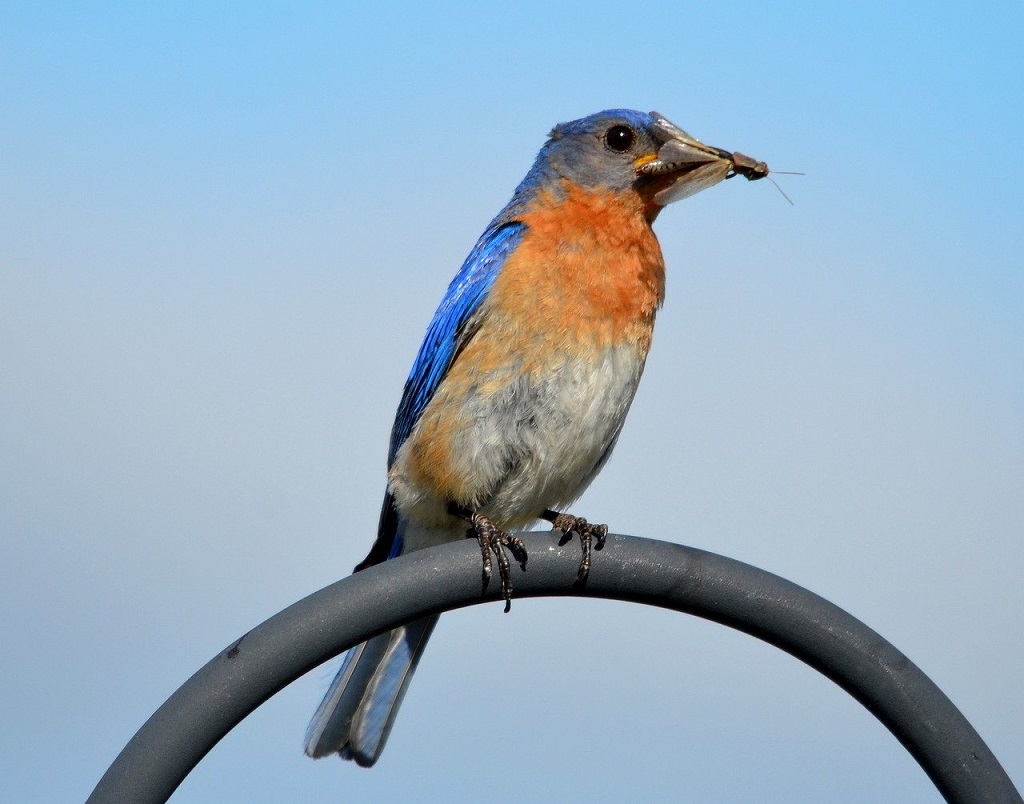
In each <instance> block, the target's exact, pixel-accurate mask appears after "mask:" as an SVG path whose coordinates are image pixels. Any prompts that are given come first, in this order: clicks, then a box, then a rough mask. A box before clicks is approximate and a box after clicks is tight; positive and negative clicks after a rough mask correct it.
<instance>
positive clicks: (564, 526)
mask: <svg viewBox="0 0 1024 804" xmlns="http://www.w3.org/2000/svg"><path fill="white" fill-rule="evenodd" d="M541 518H542V519H546V520H547V521H548V522H550V523H551V524H552V525H553V526H554V527H555V529H556V530H560V531H562V533H564V534H565V535H566V536H568V535H569V534H570V533H572V532H573V531H575V532H576V534H577V535H578V536H579V537H580V547H581V548H582V550H583V557H582V558H581V559H580V568H579V569H578V570H577V571H576V583H578V584H581V583H585V582H586V580H587V576H588V575H589V574H590V548H591V545H592V544H593V541H594V540H595V539H596V540H597V549H598V550H600V549H601V548H602V547H604V540H605V539H606V538H607V536H608V526H607V525H591V524H590V523H589V522H587V520H585V519H584V518H583V517H581V516H573V515H572V514H561V513H559V512H558V511H552V510H551V509H550V508H547V509H545V510H544V513H542V514H541Z"/></svg>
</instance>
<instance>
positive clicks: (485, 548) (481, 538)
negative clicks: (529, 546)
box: [467, 514, 526, 613]
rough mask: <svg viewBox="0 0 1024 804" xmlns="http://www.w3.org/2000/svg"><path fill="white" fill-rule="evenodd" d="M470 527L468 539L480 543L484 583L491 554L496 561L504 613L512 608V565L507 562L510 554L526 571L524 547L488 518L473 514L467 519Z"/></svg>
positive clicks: (491, 565)
mask: <svg viewBox="0 0 1024 804" xmlns="http://www.w3.org/2000/svg"><path fill="white" fill-rule="evenodd" d="M469 522H470V525H471V526H472V527H471V528H470V530H469V533H468V534H467V537H468V538H475V539H476V540H477V541H478V542H479V543H480V554H481V556H482V558H483V572H484V582H485V583H486V582H487V581H488V580H490V577H491V570H492V569H493V567H494V565H493V563H492V562H491V553H494V557H495V558H497V559H498V576H499V577H500V578H501V596H502V598H504V600H505V612H506V613H507V612H508V611H509V610H510V609H511V608H512V564H511V562H510V561H509V560H508V553H511V554H512V555H513V556H514V557H515V559H516V561H517V562H518V563H519V566H520V567H522V568H523V569H524V570H525V569H526V545H524V544H523V540H522V539H520V538H519V537H518V536H514V535H512V534H511V533H509V532H508V531H506V530H502V529H501V528H499V527H498V526H497V525H495V524H494V522H492V521H491V519H490V518H488V517H486V516H484V515H483V514H473V515H472V516H471V517H470V518H469Z"/></svg>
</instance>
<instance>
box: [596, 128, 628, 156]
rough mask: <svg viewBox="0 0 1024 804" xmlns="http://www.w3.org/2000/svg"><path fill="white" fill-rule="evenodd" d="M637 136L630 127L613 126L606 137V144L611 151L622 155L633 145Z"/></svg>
mask: <svg viewBox="0 0 1024 804" xmlns="http://www.w3.org/2000/svg"><path fill="white" fill-rule="evenodd" d="M635 139H636V134H635V133H634V132H633V129H631V128H630V127H629V126H612V127H611V128H610V129H608V131H607V132H606V133H605V135H604V144H605V145H607V146H608V147H609V148H610V149H611V150H613V151H618V152H619V153H622V152H623V151H628V150H629V149H630V147H631V146H632V145H633V140H635Z"/></svg>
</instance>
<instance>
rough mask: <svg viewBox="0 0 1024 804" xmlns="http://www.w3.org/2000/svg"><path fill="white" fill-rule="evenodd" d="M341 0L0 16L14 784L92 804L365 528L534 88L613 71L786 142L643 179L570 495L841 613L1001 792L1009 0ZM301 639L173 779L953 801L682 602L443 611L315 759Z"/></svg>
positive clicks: (337, 566) (328, 791) (646, 94)
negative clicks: (669, 180)
mask: <svg viewBox="0 0 1024 804" xmlns="http://www.w3.org/2000/svg"><path fill="white" fill-rule="evenodd" d="M350 5H351V7H346V5H345V4H301V3H299V4H296V3H279V4H274V3H264V4H259V6H258V9H254V8H253V7H252V6H251V4H247V3H236V4H219V5H218V6H217V8H216V10H202V9H195V8H191V7H190V8H188V9H187V10H186V9H184V8H172V7H170V6H161V5H153V4H146V5H145V6H137V5H135V4H123V5H118V4H98V3H73V4H70V3H69V4H60V5H58V4H52V3H45V2H42V3H40V2H35V3H20V2H13V3H5V4H4V6H3V8H2V9H0V89H2V93H0V97H2V98H3V107H4V110H3V112H2V113H0V572H2V575H3V579H4V580H3V583H0V615H2V616H0V662H2V663H0V672H2V677H3V679H4V685H3V692H2V693H0V722H2V724H3V725H2V727H0V728H2V730H3V750H2V751H0V798H2V799H4V800H10V801H71V800H81V799H83V798H84V797H85V796H86V795H87V794H88V793H89V791H90V790H91V789H92V787H93V785H94V784H95V783H96V781H97V780H98V779H99V777H100V776H101V775H102V773H103V771H104V770H105V768H106V767H107V765H108V764H109V763H110V762H111V761H112V760H113V758H114V757H115V756H116V754H117V752H118V751H119V750H120V749H121V747H122V746H123V745H124V743H125V742H126V741H127V740H128V739H129V738H130V737H131V735H132V734H133V733H134V731H135V730H136V729H137V728H138V727H139V726H140V725H141V723H142V722H143V721H144V720H145V719H146V718H147V717H148V716H149V714H151V713H152V711H153V710H154V709H155V708H156V707H157V706H158V705H159V704H160V703H161V702H162V701H163V700H164V699H165V698H166V697H167V696H168V695H169V694H170V693H171V692H173V690H174V689H175V688H176V687H177V686H178V685H179V684H180V683H181V682H183V681H184V680H185V679H186V678H187V677H188V676H189V675H191V674H192V673H193V672H194V671H195V670H196V669H197V668H198V667H200V666H201V665H202V664H204V663H205V662H206V661H207V660H208V659H209V658H210V657H211V656H213V655H214V654H215V653H216V652H217V651H219V650H220V649H222V648H223V647H224V646H226V645H228V644H229V643H231V642H232V641H233V640H234V639H235V638H236V637H237V636H239V635H240V634H241V633H243V632H244V631H246V630H247V629H249V628H250V627H252V626H253V625H255V624H256V623H258V622H260V621H262V620H264V619H265V618H267V617H269V616H270V615H272V614H274V613H275V612H276V611H278V610H279V609H281V608H283V607H284V606H286V605H288V604H289V603H291V602H293V601H294V600H296V599H298V598H300V597H303V596H305V595H306V594H308V593H309V592H311V591H314V590H316V589H318V588H320V587H321V586H324V585H326V584H327V583H330V582H332V581H333V580H335V579H337V578H338V577H341V576H342V575H344V574H347V573H348V571H349V570H350V568H351V566H352V565H353V564H354V563H355V562H356V561H358V560H359V559H360V558H362V556H363V555H364V553H365V551H366V550H367V549H368V546H369V544H370V542H371V540H372V538H373V535H374V529H375V527H376V520H377V513H378V510H379V505H380V499H381V495H382V493H383V489H384V468H385V467H384V462H385V457H386V453H387V440H388V434H389V430H390V426H391V419H392V415H393V411H394V407H395V405H396V404H397V401H398V398H399V395H400V392H401V386H402V382H403V381H404V378H405V375H406V372H407V371H408V367H409V365H410V363H411V361H412V358H413V355H414V354H415V351H416V348H417V346H418V344H419V341H420V338H421V336H422V333H423V331H424V329H425V327H426V324H427V322H428V321H429V319H430V316H431V315H432V313H433V311H434V307H435V305H436V304H437V301H438V300H439V299H440V297H441V294H442V293H443V291H444V288H445V286H446V285H447V283H448V281H449V279H450V277H451V276H452V275H453V273H454V272H455V270H456V269H457V268H458V266H459V264H460V263H461V262H462V260H463V258H464V257H465V255H466V253H467V252H468V251H469V249H470V247H471V246H472V245H473V242H474V240H475V239H476V236H477V235H478V234H479V232H480V231H481V230H482V228H483V227H484V226H485V225H486V223H487V222H488V220H489V219H490V217H491V216H492V215H493V214H494V213H495V212H497V210H498V209H499V208H500V207H501V206H502V205H503V204H504V203H505V201H506V200H507V199H508V197H509V196H510V195H511V193H512V190H513V188H514V187H515V185H516V183H517V182H518V181H519V179H520V178H521V177H522V175H523V174H524V173H525V172H526V170H527V169H528V168H529V166H530V163H531V162H532V160H533V157H534V154H535V153H536V151H537V149H538V148H539V147H540V146H541V144H542V143H543V141H544V138H545V135H546V133H547V131H548V130H549V129H550V128H551V126H552V125H553V124H555V123H557V122H559V121H562V120H568V119H572V118H576V117H580V116H583V115H585V114H588V113H590V112H594V111H598V110H600V109H604V108H608V107H615V106H628V107H633V108H638V109H642V110H650V109H657V110H658V111H660V112H662V113H664V114H665V115H666V116H667V117H668V118H669V119H671V120H672V121H674V122H676V123H677V124H679V125H680V126H682V127H683V128H685V129H687V130H689V131H690V132H691V133H693V134H694V135H696V136H698V137H700V138H701V139H703V140H705V141H706V142H709V143H712V144H714V145H716V146H720V147H724V148H728V149H731V150H740V151H742V152H744V153H747V154H751V155H753V156H756V157H757V158H759V159H764V160H765V161H767V163H768V164H769V165H770V166H771V167H773V168H775V169H778V170H801V171H805V172H806V173H807V175H806V176H805V177H796V176H780V177H779V181H780V183H781V184H782V185H783V186H784V188H785V190H786V192H787V193H788V194H789V196H790V197H791V198H792V199H793V200H794V201H795V204H796V205H795V206H790V205H789V204H787V203H786V202H785V201H784V200H783V198H782V197H781V196H780V195H779V194H778V193H777V192H776V191H775V189H774V188H773V187H772V186H771V185H770V184H769V183H767V182H759V183H756V184H748V183H747V182H745V181H743V180H741V179H737V180H735V181H730V182H727V183H724V184H722V185H719V186H717V187H715V188H712V189H711V190H709V191H707V192H706V193H703V194H701V195H698V196H696V197H694V198H691V199H688V200H686V201H683V202H680V203H679V204H678V205H676V206H674V207H672V208H670V209H669V210H667V211H666V212H665V213H664V214H663V215H662V216H661V217H660V219H659V220H658V223H657V227H656V228H657V231H658V233H659V236H660V238H661V241H662V245H663V248H664V251H665V255H666V260H667V262H668V269H669V276H668V299H667V302H666V305H665V309H664V310H663V312H662V314H661V318H660V320H659V325H658V331H657V333H656V337H655V345H654V350H653V353H652V355H651V359H650V361H649V362H648V367H647V373H646V375H645V377H644V381H643V383H642V385H641V388H640V392H639V395H638V398H637V401H636V403H635V405H634V407H633V410H632V412H631V414H630V418H629V421H628V422H627V425H626V428H625V430H624V433H623V436H622V439H621V441H620V444H619V447H618V450H617V452H616V454H615V456H614V458H613V459H612V461H611V463H610V464H609V465H608V467H607V468H606V470H605V471H604V473H603V475H602V476H601V478H600V479H599V480H598V481H597V482H596V483H595V484H594V486H593V487H592V489H591V490H590V491H589V492H588V493H587V495H586V496H585V497H584V499H583V500H582V501H581V502H580V503H578V505H577V506H575V508H574V510H575V511H577V512H578V513H581V514H582V515H585V516H587V517H588V518H589V519H591V520H594V521H604V522H607V523H609V525H610V526H611V528H612V529H613V530H615V531H618V532H623V533H632V534H636V535H641V536H649V537H655V538H664V539H671V540H675V541H680V542H684V543H687V544H692V545H695V546H699V547H702V548H705V549H708V550H713V551H715V552H720V553H724V554H726V555H729V556H731V557H734V558H737V559H740V560H743V561H746V562H749V563H752V564H756V565H758V566H761V567H764V568H766V569H768V570H770V571H772V572H775V573H778V574H780V575H782V576H784V577H786V578H789V579H790V580H793V581H795V582H797V583H800V584H802V585H804V586H807V587H809V588H810V589H812V590H814V591H816V592H818V593H819V594H822V595H824V596H825V597H827V598H828V599H830V600H832V601H833V602H835V603H837V604H838V605H840V606H842V607H844V608H846V609H847V610H849V611H850V612H851V613H853V614H854V615H855V616H857V617H859V618H861V619H862V620H864V621H865V622H866V623H867V624H869V625H870V626H872V627H873V628H875V629H876V630H878V631H879V632H880V633H882V634H883V635H884V636H885V637H887V638H888V639H890V640H891V641H892V642H893V643H895V645H896V646H897V647H899V648H900V649H901V650H903V651H904V652H905V653H906V654H907V655H908V656H909V657H910V658H911V659H912V660H913V661H915V662H916V663H917V664H918V665H919V666H920V667H921V668H922V669H923V670H924V671H925V672H926V673H928V674H929V675H930V676H931V677H932V679H933V680H934V681H935V682H936V683H937V684H938V685H939V686H940V687H941V688H942V689H943V690H944V691H945V692H946V693H947V694H948V695H949V696H950V697H951V698H952V700H953V701H954V702H955V703H956V704H957V705H958V706H960V708H961V709H962V711H963V712H964V714H965V715H966V716H967V717H968V719H969V720H971V722H972V723H973V724H974V725H975V727H976V728H977V729H978V730H979V731H980V733H981V734H982V736H983V737H984V738H985V739H986V741H987V742H988V743H989V745H990V746H991V748H992V749H993V751H994V752H995V753H996V755H997V756H998V757H999V758H1000V760H1001V761H1002V762H1003V764H1004V765H1005V767H1006V768H1007V769H1008V771H1009V772H1010V774H1011V775H1012V776H1013V777H1014V779H1015V781H1016V782H1017V784H1018V786H1020V785H1024V739H1022V731H1021V724H1022V723H1024V638H1022V637H1024V584H1022V583H1021V577H1022V575H1024V539H1022V535H1024V256H1022V255H1024V214H1022V213H1024V203H1022V202H1021V187H1022V185H1024V160H1022V159H1021V157H1020V153H1021V145H1022V142H1024V137H1022V134H1021V132H1022V130H1024V112H1022V109H1024V49H1022V48H1021V46H1020V34H1021V31H1022V29H1024V5H1022V4H1021V3H1019V2H1012V3H1010V2H1007V3H1002V4H999V3H995V4H985V5H981V6H978V5H973V6H968V5H963V6H958V7H952V6H949V5H941V4H940V5H936V4H932V3H916V4H915V3H906V4H900V5H899V7H898V8H897V7H889V6H883V5H882V4H849V5H847V6H836V5H835V4H826V5H822V4H818V3H782V4H770V6H769V5H767V4H766V5H765V6H760V5H755V4H745V3H728V2H726V3H715V4H702V5H690V4H681V3H678V2H672V3H661V2H654V3H648V4H644V5H642V6H638V5H636V4H635V3H634V4H628V3H624V4H613V3H594V2H589V3H566V4H557V6H558V7H557V8H554V7H553V5H556V4H550V3H547V2H543V3H541V2H536V3H522V4H518V5H517V6H516V8H515V10H514V11H513V10H507V11H502V12H497V11H493V10H487V9H484V8H482V7H481V6H480V4H478V3H465V4H450V3H435V4H429V5H421V4H402V3H393V4H388V5H374V4H350ZM768 8H770V10H768ZM598 560H600V558H599V557H598ZM331 671H332V668H323V669H321V670H320V671H318V672H315V673H312V674H310V676H309V677H307V678H305V679H303V680H302V681H301V682H299V683H297V684H295V685H293V686H292V687H291V688H289V689H288V690H286V691H285V692H284V693H282V694H281V695H279V696H278V697H277V698H275V699H274V700H273V701H271V702H270V703H269V704H267V705H266V706H264V707H263V708H262V709H261V710H260V711H259V712H257V713H256V714H255V715H254V716H253V717H252V718H250V719H249V720H248V721H246V722H245V723H244V724H243V725H242V726H241V727H240V728H238V729H237V730H236V731H235V732H234V733H232V734H231V735H230V736H229V737H228V738H227V739H226V740H225V741H224V742H223V743H222V744H221V745H219V746H218V747H217V748H216V749H215V750H214V751H213V752H212V753H211V754H210V755H209V756H208V757H207V758H206V760H205V761H204V762H203V763H202V764H201V765H200V767H199V768H198V769H197V771H196V772H195V773H194V774H193V775H192V776H191V777H190V778H189V780H188V781H187V782H186V783H185V785H184V786H183V787H182V788H181V789H180V791H179V793H178V795H177V796H176V798H175V800H177V801H182V802H199V801H228V800H233V801H268V802H269V801H282V800H290V801H338V800H342V799H345V798H352V799H356V800H358V799H360V798H363V799H366V800H377V801H386V800H403V799H404V800H409V799H410V798H411V797H418V798H423V797H426V796H433V797H440V796H442V795H443V796H444V797H445V798H447V799H448V800H453V801H477V800H480V799H481V798H484V797H486V798H487V799H488V800H492V801H514V800H517V799H524V800H525V799H527V798H530V799H532V800H555V799H557V800H560V801H572V800H590V801H599V800H608V801H615V800H626V799H636V798H641V797H643V798H646V799H648V800H678V799H679V798H683V799H691V800H703V801H751V800H758V801H851V802H852V801H879V800H888V801H904V802H916V801H935V800H938V796H937V794H936V793H935V791H934V789H933V788H932V787H931V785H930V783H929V781H928V779H927V778H926V777H925V775H924V773H923V772H922V771H921V770H920V769H919V768H918V767H917V765H916V764H915V763H914V761H913V760H912V759H911V758H910V757H909V755H908V754H907V753H906V752H905V751H904V750H903V749H902V747H900V746H899V744H898V743H897V742H896V740H895V739H894V738H893V737H891V736H890V735H889V734H888V732H886V731H885V729H884V728H883V727H882V726H881V725H880V724H878V723H877V722H876V721H875V720H874V719H873V718H872V717H871V716H870V715H869V714H868V713H867V712H866V711H865V710H864V709H862V708H861V707H860V705H859V704H857V703H856V702H854V701H853V700H852V699H851V698H849V697H848V696H847V695H846V694H845V693H843V692H842V691H841V690H839V689H838V688H837V687H835V686H834V685H832V684H831V682H828V681H826V680H825V679H824V678H822V677H820V676H819V675H818V674H816V673H815V672H814V671H812V670H810V669H809V668H807V667H805V666H804V665H802V664H800V663H799V662H797V661H796V660H795V659H792V658H790V657H788V656H786V655H785V654H782V653H780V652H779V651H777V650H775V649H774V648H770V647H768V646H766V645H764V644H762V643H759V642H757V641H756V640H754V639H752V638H750V637H747V636H744V635H741V634H738V633H735V632H731V631H729V630H727V629H724V628H722V627H720V626H715V625H711V624H709V623H706V622H703V621H698V620H694V619H692V618H688V617H685V616H683V615H677V614H669V613H666V612H661V611H655V610H650V609H644V608H641V607H636V606H627V605H624V604H613V603H608V602H583V601H564V600H562V601H555V600H533V601H519V602H517V603H515V605H514V606H513V609H512V613H511V614H510V615H509V616H503V615H502V614H501V609H500V606H499V605H498V604H494V605H489V606H484V607H475V608H473V609H471V610H467V611H462V612H457V613H454V614H451V615H448V616H446V617H445V618H444V619H443V620H442V622H441V624H440V626H439V627H438V629H437V631H436V632H435V636H434V638H433V640H432V642H431V645H430V649H429V650H428V652H427V653H426V656H425V658H424V660H423V663H422V664H421V666H420V670H419V672H418V674H417V677H416V680H415V683H414V685H413V686H412V688H411V691H410V693H409V696H408V698H407V699H406V703H405V706H404V708H403V711H402V713H401V717H400V718H399V720H398V723H397V725H396V727H395V730H394V732H393V735H392V738H391V741H390V743H389V745H388V748H387V751H386V752H385V754H384V756H383V758H382V760H381V762H380V763H379V765H378V766H377V767H376V768H374V769H373V770H370V771H365V770H362V769H359V768H357V767H354V766H353V765H351V764H348V763H341V762H337V761H328V760H324V761H320V762H316V763H315V762H312V761H311V760H308V759H306V758H305V757H304V756H303V755H302V736H303V732H304V730H305V727H306V723H307V721H308V719H309V716H310V714H311V713H312V711H313V709H314V708H315V706H316V704H317V703H318V701H319V698H320V695H321V693H322V691H323V689H324V687H325V685H326V683H327V680H328V678H329V676H330V673H331Z"/></svg>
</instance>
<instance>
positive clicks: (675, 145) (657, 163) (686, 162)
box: [636, 112, 768, 207]
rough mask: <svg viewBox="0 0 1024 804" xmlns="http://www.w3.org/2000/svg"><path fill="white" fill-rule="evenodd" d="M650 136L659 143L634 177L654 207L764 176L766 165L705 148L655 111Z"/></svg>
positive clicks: (742, 155)
mask: <svg viewBox="0 0 1024 804" xmlns="http://www.w3.org/2000/svg"><path fill="white" fill-rule="evenodd" d="M651 117H653V118H654V125H653V127H652V128H653V132H652V133H653V134H654V136H655V138H656V139H657V140H658V141H660V142H661V145H660V147H659V148H658V152H657V153H656V154H649V155H647V156H643V157H640V159H638V160H637V168H636V169H637V174H638V175H639V177H640V179H641V180H642V181H643V183H644V184H645V185H648V186H649V189H650V192H651V196H650V197H651V199H652V200H653V201H654V203H655V204H657V205H658V206H662V207H663V206H667V205H668V204H671V203H672V202H673V201H678V200H680V199H681V198H688V197H689V196H691V195H695V194H696V193H699V192H700V191H701V190H706V189H707V188H708V187H712V186H713V185H715V184H718V182H720V181H722V180H723V179H731V178H732V177H733V176H736V175H741V176H746V177H747V179H749V180H750V181H755V180H757V179H763V178H764V177H765V176H767V175H768V166H767V165H766V164H765V163H764V162H758V161H756V160H754V159H752V158H751V157H749V156H745V155H744V154H741V153H738V152H733V151H726V150H723V149H722V148H715V147H714V146H711V145H705V144H704V143H703V142H701V141H700V140H698V139H697V138H696V137H692V136H690V135H689V134H687V133H686V132H685V131H683V130H682V129H681V128H679V126H677V125H675V124H674V123H671V122H669V121H668V120H666V119H665V118H664V117H663V116H662V115H660V114H658V113H657V112H651Z"/></svg>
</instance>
